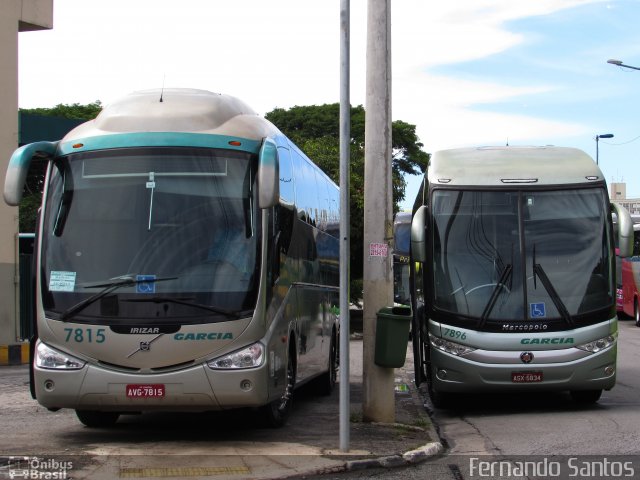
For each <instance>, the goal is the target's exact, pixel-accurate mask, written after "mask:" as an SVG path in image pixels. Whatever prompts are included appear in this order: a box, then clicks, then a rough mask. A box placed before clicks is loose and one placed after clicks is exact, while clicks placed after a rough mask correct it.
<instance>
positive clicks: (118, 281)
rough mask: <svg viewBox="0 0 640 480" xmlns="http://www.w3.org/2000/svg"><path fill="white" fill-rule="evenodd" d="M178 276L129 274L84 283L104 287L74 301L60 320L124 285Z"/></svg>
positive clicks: (64, 320)
mask: <svg viewBox="0 0 640 480" xmlns="http://www.w3.org/2000/svg"><path fill="white" fill-rule="evenodd" d="M177 278H178V277H164V278H153V279H150V278H148V277H144V278H134V277H131V276H122V277H116V278H115V279H113V281H109V282H107V283H104V282H103V283H96V284H91V285H85V286H84V288H100V287H104V289H103V290H100V291H99V292H98V293H96V294H95V295H92V296H90V297H89V298H85V299H84V300H82V301H81V302H78V303H76V304H75V305H73V306H71V307H69V308H67V309H66V310H65V311H64V312H62V313H61V314H60V320H62V321H63V322H66V321H67V320H68V319H69V318H71V317H73V316H74V315H76V314H77V313H78V312H81V311H82V310H84V309H85V308H87V307H88V306H89V305H91V304H92V303H95V302H97V301H98V300H100V299H101V298H102V297H104V296H106V295H109V294H110V293H111V292H113V291H114V290H117V289H118V288H120V287H126V286H131V285H137V284H139V283H152V282H164V281H166V280H175V279H177Z"/></svg>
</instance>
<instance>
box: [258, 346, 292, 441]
mask: <svg viewBox="0 0 640 480" xmlns="http://www.w3.org/2000/svg"><path fill="white" fill-rule="evenodd" d="M287 357H288V358H287V385H286V386H285V389H284V392H283V393H282V396H281V397H280V398H278V399H277V400H274V401H273V402H271V403H268V404H267V405H265V406H264V407H262V417H263V419H264V421H265V423H266V425H267V426H268V427H271V428H280V427H282V426H284V425H285V424H286V423H287V420H288V418H289V415H290V414H291V409H292V407H293V389H294V388H295V385H296V365H295V361H294V352H292V351H291V349H289V355H287Z"/></svg>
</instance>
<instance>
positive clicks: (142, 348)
mask: <svg viewBox="0 0 640 480" xmlns="http://www.w3.org/2000/svg"><path fill="white" fill-rule="evenodd" d="M163 335H164V333H161V334H159V335H156V336H155V337H153V338H152V339H151V340H149V341H142V342H140V343H139V344H138V345H139V346H138V348H137V349H136V350H134V351H133V352H131V353H130V354H129V355H127V358H131V357H133V356H134V355H135V354H136V353H138V352H149V351H151V344H152V343H153V342H155V341H156V340H157V339H159V338H160V337H162V336H163Z"/></svg>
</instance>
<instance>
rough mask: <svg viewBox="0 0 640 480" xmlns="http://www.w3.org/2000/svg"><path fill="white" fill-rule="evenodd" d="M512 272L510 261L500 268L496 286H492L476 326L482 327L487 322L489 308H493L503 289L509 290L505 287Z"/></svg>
mask: <svg viewBox="0 0 640 480" xmlns="http://www.w3.org/2000/svg"><path fill="white" fill-rule="evenodd" d="M512 272H513V267H512V266H511V264H510V263H509V264H508V265H507V266H506V267H504V270H502V275H500V278H499V279H498V283H496V286H495V287H493V291H492V292H491V297H489V301H488V302H487V305H486V306H485V307H484V311H483V312H482V316H481V317H480V322H478V328H482V327H484V324H485V323H487V318H488V317H489V315H490V314H491V310H493V307H494V306H495V304H496V301H497V300H498V297H499V296H500V293H501V292H502V291H503V290H506V291H507V292H508V291H509V290H508V289H507V282H508V281H509V279H510V278H511V273H512Z"/></svg>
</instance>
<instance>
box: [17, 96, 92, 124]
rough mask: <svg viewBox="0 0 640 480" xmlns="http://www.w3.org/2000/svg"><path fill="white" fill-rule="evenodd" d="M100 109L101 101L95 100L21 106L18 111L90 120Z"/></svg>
mask: <svg viewBox="0 0 640 480" xmlns="http://www.w3.org/2000/svg"><path fill="white" fill-rule="evenodd" d="M101 110H102V102H101V101H100V100H96V101H95V102H93V103H88V104H86V105H80V104H79V103H73V104H71V105H69V104H62V103H59V104H58V105H56V106H55V107H51V108H21V109H20V112H22V113H28V114H31V115H40V116H43V117H59V118H73V119H76V120H92V119H94V118H96V117H97V116H98V114H99V113H100V111H101Z"/></svg>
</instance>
